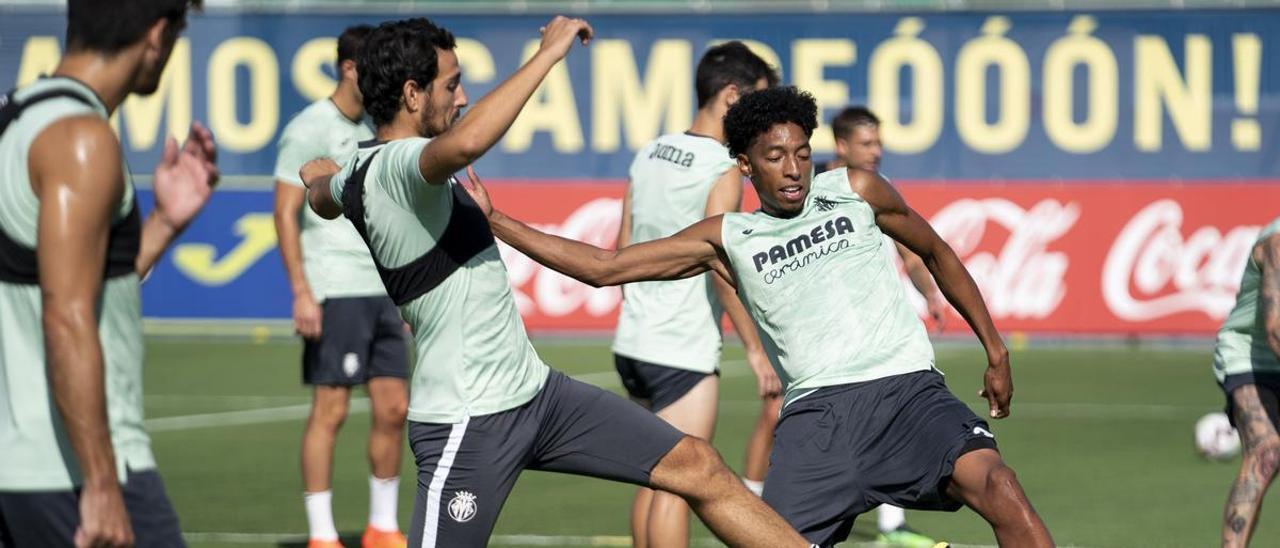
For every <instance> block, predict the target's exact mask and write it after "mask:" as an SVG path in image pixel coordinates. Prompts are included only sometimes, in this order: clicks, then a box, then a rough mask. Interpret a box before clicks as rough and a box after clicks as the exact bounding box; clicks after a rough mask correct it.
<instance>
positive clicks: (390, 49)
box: [301, 17, 807, 548]
mask: <svg viewBox="0 0 1280 548" xmlns="http://www.w3.org/2000/svg"><path fill="white" fill-rule="evenodd" d="M591 36H592V30H591V26H590V25H588V24H587V23H586V22H585V21H583V20H581V19H567V18H563V17H557V18H555V19H554V20H552V21H551V22H550V23H548V24H547V25H546V26H545V27H543V32H542V43H541V46H540V48H539V50H538V52H537V53H536V54H534V55H533V56H532V57H531V58H530V59H529V60H528V61H527V62H526V63H525V64H524V66H522V67H521V68H520V69H519V70H517V71H516V72H515V74H513V75H512V76H511V77H509V78H508V79H507V80H506V81H504V82H502V83H500V84H499V85H498V86H497V87H496V88H494V89H493V91H492V92H490V93H489V95H487V96H485V97H484V98H483V99H481V100H480V101H479V102H478V103H477V104H476V105H475V107H474V108H472V109H471V111H470V112H469V113H467V115H466V116H465V117H462V118H459V115H460V114H461V110H462V108H463V107H464V106H466V105H467V94H466V92H465V91H464V90H463V87H462V74H461V70H460V67H459V66H458V57H457V55H456V54H455V53H454V51H453V50H454V47H455V45H456V43H455V40H454V37H453V35H452V34H450V33H449V31H447V30H445V29H442V28H440V27H437V26H435V25H434V24H432V23H431V22H430V21H428V20H426V19H422V18H418V19H410V20H405V21H394V22H388V23H384V24H382V25H381V26H379V27H378V28H376V29H374V31H373V32H372V33H371V34H370V35H369V37H368V38H367V40H366V41H365V46H364V48H363V49H361V53H360V55H359V66H360V90H361V92H362V94H363V96H364V105H365V110H366V111H367V112H368V113H369V115H370V116H371V117H372V118H373V121H374V123H375V124H376V125H377V132H376V133H377V140H376V141H374V142H370V143H366V144H365V145H363V146H361V147H360V149H359V150H358V151H357V154H356V157H355V158H354V159H352V160H351V161H349V162H347V163H346V164H345V166H343V167H341V168H339V166H337V165H336V164H334V163H333V162H332V161H328V160H316V161H313V162H309V163H308V164H307V165H305V166H303V173H302V174H301V175H302V179H303V180H304V181H306V182H307V184H308V187H309V191H308V200H309V201H310V205H311V207H312V208H313V209H314V210H315V211H316V212H317V213H319V214H321V216H323V217H326V218H334V217H336V216H337V215H339V214H344V215H346V217H347V218H348V219H350V220H351V222H352V224H354V225H355V227H356V229H357V230H358V231H359V232H360V234H361V236H362V237H363V238H364V239H365V242H366V243H367V244H368V246H369V249H370V250H371V252H372V256H373V259H374V262H375V264H377V265H378V269H379V273H380V274H381V276H382V279H383V283H384V285H385V286H386V287H387V292H388V294H389V295H390V296H391V298H392V299H393V300H394V301H395V302H396V303H397V304H398V305H399V306H400V311H401V313H402V315H403V316H404V318H405V319H406V320H407V321H408V322H409V323H410V325H412V326H413V332H414V335H415V338H416V339H417V348H418V365H417V367H416V368H415V369H414V373H413V379H412V389H411V392H410V406H409V440H410V445H411V447H412V449H413V453H414V456H415V458H416V459H417V464H418V470H419V477H418V496H417V499H416V502H415V504H414V513H413V526H412V528H411V529H410V532H409V543H410V545H411V546H414V547H418V546H426V547H435V546H448V547H450V548H454V547H469V546H484V545H486V544H487V543H488V540H489V536H490V534H491V532H492V530H493V526H494V524H495V522H496V521H497V518H498V514H499V512H500V510H501V508H502V505H503V504H504V503H505V501H506V499H507V495H508V494H509V493H510V491H511V488H512V486H513V485H514V484H515V481H516V478H517V477H518V476H519V474H520V472H521V471H522V470H524V469H534V470H547V471H555V472H563V473H573V474H581V475H589V476H595V477H600V478H605V479H612V480H617V481H626V482H630V483H633V484H637V485H642V486H648V487H653V488H655V489H662V490H666V491H671V492H674V493H677V494H679V495H681V496H683V497H684V498H685V499H686V500H687V501H689V503H690V506H692V507H693V509H694V511H696V512H697V513H698V515H699V516H700V517H702V519H703V521H705V522H706V523H707V525H708V526H709V527H710V529H711V530H712V531H713V532H714V533H715V534H716V535H717V536H719V537H720V538H721V539H722V540H724V541H725V542H726V543H728V544H730V545H732V546H760V547H775V546H780V547H788V546H795V547H799V546H806V545H807V543H806V542H805V541H804V540H803V539H802V538H801V537H800V536H799V535H798V534H796V532H795V531H794V530H792V529H791V528H789V527H788V526H787V525H786V523H785V522H784V521H783V520H782V519H781V518H780V517H779V516H778V515H777V514H775V513H774V512H773V511H771V510H769V508H768V507H767V506H765V504H764V503H762V502H761V501H760V499H758V498H757V497H755V496H753V495H752V494H751V493H750V492H748V491H747V490H746V488H744V487H743V486H742V483H741V482H739V481H738V479H737V477H736V476H734V474H733V472H732V471H731V470H729V468H728V467H726V466H725V465H724V462H723V461H722V460H721V459H720V457H719V455H718V454H717V453H716V451H715V449H714V448H712V447H711V445H710V444H709V443H707V442H706V441H704V440H700V439H698V438H694V437H691V436H685V435H682V434H681V433H680V432H679V431H678V430H676V429H675V428H673V427H672V426H671V425H669V424H667V423H665V422H663V421H662V420H661V419H659V418H657V417H655V416H654V415H653V414H651V413H649V412H647V411H645V410H644V409H641V408H640V407H639V406H637V405H634V404H632V403H630V402H627V401H626V400H624V399H622V398H620V397H618V396H616V395H614V394H612V393H609V392H607V391H605V390H602V389H600V388H597V387H594V386H590V385H587V384H585V383H581V382H578V381H574V380H572V379H570V378H569V377H567V376H565V375H564V374H562V373H559V372H555V371H552V370H550V369H549V368H548V367H547V366H546V364H544V363H543V362H542V360H541V359H540V358H539V357H538V355H537V353H535V352H534V350H533V345H532V344H531V343H530V342H529V338H528V335H527V334H526V333H525V330H524V324H523V322H522V321H521V319H520V314H519V312H518V311H517V310H516V306H515V300H514V298H513V296H512V291H511V286H510V281H509V279H508V276H507V271H506V267H505V266H504V265H503V263H502V258H501V256H500V255H499V253H498V248H497V245H496V244H495V241H494V239H493V236H492V235H491V234H490V232H489V229H488V224H487V222H486V220H485V217H484V214H483V213H482V212H481V211H480V210H479V209H478V208H477V207H476V204H475V203H474V202H473V201H472V200H471V199H470V197H469V196H468V194H467V192H466V191H465V190H464V189H463V188H462V186H461V185H459V184H458V183H457V181H456V180H454V178H453V174H454V173H455V172H456V171H458V170H460V169H463V168H465V167H467V166H469V165H470V164H471V163H472V162H474V161H476V160H477V159H479V158H480V156H481V155H482V154H484V153H485V151H487V150H488V149H489V148H490V147H492V146H493V145H494V144H495V143H497V141H498V139H500V138H501V137H502V135H503V134H504V133H506V130H507V128H509V127H510V126H511V123H512V122H514V121H515V118H516V116H517V115H518V114H519V113H520V110H521V109H522V108H523V107H524V104H525V102H527V101H528V100H529V97H530V96H531V95H532V94H533V92H534V90H535V89H537V87H538V85H539V84H540V83H541V82H542V80H543V78H545V77H546V75H547V73H548V72H549V71H550V70H551V69H552V67H554V66H555V65H556V63H558V62H560V60H561V59H563V58H564V57H565V55H567V54H568V53H569V49H570V47H571V46H572V44H573V42H574V41H575V40H581V41H582V42H583V43H584V44H585V43H586V42H587V41H589V40H590V38H591ZM339 169H340V171H339ZM473 177H474V176H473Z"/></svg>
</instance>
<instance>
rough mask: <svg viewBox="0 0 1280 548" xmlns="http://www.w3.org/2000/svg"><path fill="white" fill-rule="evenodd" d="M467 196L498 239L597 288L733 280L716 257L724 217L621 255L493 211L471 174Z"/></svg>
mask: <svg viewBox="0 0 1280 548" xmlns="http://www.w3.org/2000/svg"><path fill="white" fill-rule="evenodd" d="M467 178H468V179H470V181H471V185H470V186H469V187H467V192H469V193H470V194H471V197H472V198H473V199H474V200H475V201H476V204H477V205H479V206H480V209H481V210H482V211H484V212H485V214H486V215H487V216H488V218H489V226H490V227H491V228H492V229H493V234H494V236H497V237H498V238H499V239H501V240H502V241H504V242H506V243H507V244H509V245H510V246H511V247H514V248H515V249H516V250H518V251H520V252H521V253H524V254H525V255H528V256H529V257H530V258H532V259H533V260H535V261H537V262H538V263H541V264H543V265H545V266H547V267H549V268H551V269H552V270H555V271H556V272H559V273H561V274H564V275H566V276H569V277H570V278H573V279H575V280H578V281H580V282H582V283H585V284H588V285H591V286H593V287H601V286H606V285H619V284H624V283H631V282H640V281H646V280H676V279H680V278H688V277H690V276H695V275H697V274H701V273H703V272H706V271H708V270H711V269H715V270H716V271H717V272H719V273H721V275H724V276H727V275H728V273H727V271H726V270H725V269H724V264H723V263H722V262H721V261H720V258H719V255H718V253H717V251H716V249H717V247H718V246H719V241H720V217H715V218H711V219H704V220H702V221H700V222H698V223H696V224H694V225H693V226H690V227H688V228H685V229H684V230H682V231H680V232H678V233H676V234H674V235H672V236H670V237H667V238H662V239H660V240H653V241H649V242H644V243H641V244H637V245H632V246H628V247H626V248H623V249H619V250H608V249H600V248H598V247H596V246H593V245H590V244H585V243H582V242H579V241H576V240H570V239H568V238H561V237H560V236H553V235H551V234H546V233H544V232H540V231H538V230H536V229H534V228H531V227H529V226H528V225H526V224H524V223H522V222H520V221H517V220H515V219H512V218H510V217H507V216H506V215H504V214H503V213H502V212H501V211H498V210H496V209H494V208H493V206H492V205H491V203H490V201H489V195H488V192H486V191H485V188H484V185H483V184H482V183H481V182H480V179H479V178H478V177H476V175H475V171H472V170H471V169H470V168H468V169H467Z"/></svg>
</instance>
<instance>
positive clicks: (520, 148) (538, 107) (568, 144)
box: [502, 40, 583, 154]
mask: <svg viewBox="0 0 1280 548" xmlns="http://www.w3.org/2000/svg"><path fill="white" fill-rule="evenodd" d="M540 44H541V41H540V40H530V41H529V42H528V43H526V44H525V46H524V56H523V57H521V61H522V62H524V61H528V60H529V58H530V57H533V54H535V53H537V52H538V48H539V46H540ZM539 131H546V132H548V133H550V134H551V144H552V146H553V147H555V149H556V152H560V153H564V154H572V153H575V152H580V151H581V150H582V145H583V140H582V123H581V122H580V121H579V120H578V107H577V104H576V103H575V102H574V100H573V84H572V83H571V82H570V81H569V67H568V66H567V65H566V64H565V63H556V66H554V67H552V68H551V72H550V73H548V74H547V77H546V78H544V79H543V80H542V84H541V85H539V86H538V89H537V90H535V91H534V92H533V96H532V97H530V98H529V102H528V103H526V104H525V106H524V110H522V111H520V116H519V117H517V118H516V121H515V123H513V124H511V129H508V130H507V135H506V137H504V138H503V140H502V149H503V150H505V151H507V152H524V151H526V150H529V145H531V144H532V143H533V134H534V133H537V132H539Z"/></svg>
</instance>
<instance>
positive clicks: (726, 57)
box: [694, 40, 778, 108]
mask: <svg viewBox="0 0 1280 548" xmlns="http://www.w3.org/2000/svg"><path fill="white" fill-rule="evenodd" d="M761 78H764V79H765V80H766V81H768V82H769V87H773V86H776V85H778V72H777V71H775V70H773V67H771V66H769V63H766V62H765V60H764V59H761V58H760V56H759V55H756V54H755V53H753V52H752V51H751V50H750V49H748V48H747V46H746V44H743V43H742V42H739V41H737V40H734V41H732V42H725V43H723V44H719V45H717V46H714V47H712V48H710V49H708V50H707V52H706V53H705V54H703V55H702V59H701V60H700V61H698V70H697V73H696V74H695V76H694V81H695V84H694V87H695V88H697V91H698V108H702V107H704V106H706V105H707V103H708V102H709V101H711V99H712V98H713V97H715V96H716V94H717V93H720V90H722V89H724V88H726V87H728V86H730V85H736V86H738V88H739V89H742V90H743V91H746V90H750V89H754V88H755V86H756V82H759V81H760V79H761Z"/></svg>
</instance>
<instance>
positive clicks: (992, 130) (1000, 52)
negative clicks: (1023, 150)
mask: <svg viewBox="0 0 1280 548" xmlns="http://www.w3.org/2000/svg"><path fill="white" fill-rule="evenodd" d="M1009 27H1010V23H1009V18H1007V17H1003V16H994V17H989V18H987V21H986V23H984V24H983V25H982V34H983V36H982V37H981V38H975V39H973V40H970V41H969V42H968V43H966V44H965V45H964V47H961V48H960V53H959V55H958V56H957V57H956V131H957V132H958V133H959V134H960V139H961V140H963V141H964V142H965V144H967V145H969V148H972V149H974V150H976V151H978V152H981V153H984V154H1005V153H1008V152H1010V151H1012V150H1013V149H1016V148H1018V146H1019V145H1021V144H1022V141H1023V139H1025V138H1026V137H1027V130H1028V129H1029V128H1030V127H1031V65H1030V63H1029V62H1027V54H1026V53H1024V52H1023V51H1022V48H1020V47H1018V44H1017V42H1014V41H1013V40H1010V39H1008V38H1006V37H1005V33H1007V32H1009ZM992 66H994V67H995V68H996V70H997V73H998V76H997V78H998V79H999V81H1000V94H999V100H998V101H996V104H997V105H999V109H1000V110H999V114H998V116H997V118H996V121H995V122H994V123H987V69H988V68H989V67H992Z"/></svg>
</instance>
